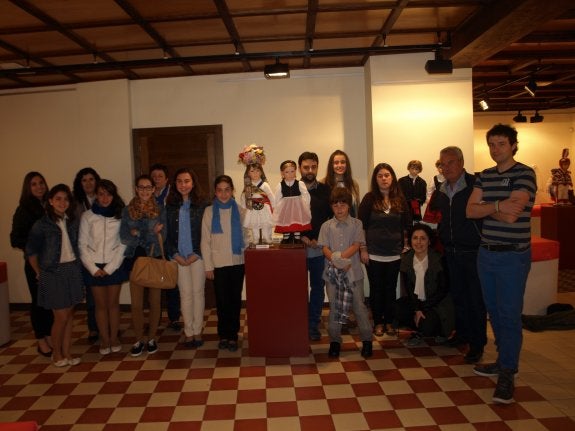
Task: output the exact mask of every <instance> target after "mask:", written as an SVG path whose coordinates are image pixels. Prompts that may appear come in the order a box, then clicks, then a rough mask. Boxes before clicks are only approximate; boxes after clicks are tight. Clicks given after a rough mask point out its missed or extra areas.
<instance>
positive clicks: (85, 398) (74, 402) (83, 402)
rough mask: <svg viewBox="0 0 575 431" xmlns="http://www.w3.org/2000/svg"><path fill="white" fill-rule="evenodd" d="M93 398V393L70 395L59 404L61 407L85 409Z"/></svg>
mask: <svg viewBox="0 0 575 431" xmlns="http://www.w3.org/2000/svg"><path fill="white" fill-rule="evenodd" d="M93 400H94V395H70V396H68V397H66V399H65V400H64V401H63V402H62V404H60V406H59V408H61V409H85V408H87V407H88V406H89V405H90V403H91V402H92V401H93Z"/></svg>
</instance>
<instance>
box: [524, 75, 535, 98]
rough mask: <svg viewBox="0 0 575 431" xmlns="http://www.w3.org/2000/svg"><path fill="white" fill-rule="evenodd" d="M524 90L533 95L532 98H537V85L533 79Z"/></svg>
mask: <svg viewBox="0 0 575 431" xmlns="http://www.w3.org/2000/svg"><path fill="white" fill-rule="evenodd" d="M523 88H524V89H525V91H527V92H528V93H529V94H530V95H531V97H535V92H536V91H537V83H536V82H535V80H534V79H533V78H531V79H530V80H529V82H528V83H527V85H526V86H525V87H523Z"/></svg>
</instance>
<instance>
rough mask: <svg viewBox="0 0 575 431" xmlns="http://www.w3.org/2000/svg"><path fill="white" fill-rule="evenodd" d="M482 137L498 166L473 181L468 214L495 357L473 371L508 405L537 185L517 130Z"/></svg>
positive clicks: (516, 359) (494, 129) (496, 129)
mask: <svg viewBox="0 0 575 431" xmlns="http://www.w3.org/2000/svg"><path fill="white" fill-rule="evenodd" d="M486 137H487V145H488V146H489V154H490V155H491V158H492V159H493V160H494V161H495V163H496V166H494V167H492V168H489V169H485V170H484V171H483V172H481V174H480V175H479V177H478V178H477V181H476V183H475V186H474V189H473V192H472V193H471V196H470V197H469V201H468V202H467V209H466V213H467V217H469V218H476V219H479V218H481V219H483V227H482V231H481V247H480V249H479V254H478V258H477V266H478V270H479V279H480V281H481V288H482V290H483V298H484V300H485V306H486V308H487V312H488V313H489V318H490V322H491V327H492V328H493V334H494V336H495V345H496V346H497V352H498V357H497V361H496V362H495V363H492V364H481V365H477V366H475V368H474V369H473V371H474V372H475V374H478V375H480V376H498V379H497V386H496V388H495V392H494V394H493V401H494V402H496V403H503V404H510V403H512V402H513V391H514V375H515V373H517V371H518V367H519V353H520V351H521V343H522V340H523V336H522V328H521V311H522V309H523V294H524V293H525V284H526V282H527V276H528V274H529V270H530V268H531V248H530V244H531V227H530V226H531V224H530V218H531V208H532V207H533V202H534V201H535V192H536V190H537V183H536V179H535V172H534V171H533V169H531V168H530V167H528V166H526V165H524V164H522V163H519V162H517V161H515V159H514V156H515V153H516V152H517V130H515V129H514V128H513V127H511V126H508V125H503V124H497V125H496V126H494V127H492V128H491V129H490V130H489V131H488V132H487V136H486Z"/></svg>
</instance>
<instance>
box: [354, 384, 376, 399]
mask: <svg viewBox="0 0 575 431" xmlns="http://www.w3.org/2000/svg"><path fill="white" fill-rule="evenodd" d="M351 387H352V389H353V392H354V393H355V395H356V396H358V397H370V396H375V395H383V389H382V388H381V385H380V384H379V383H356V384H352V385H351Z"/></svg>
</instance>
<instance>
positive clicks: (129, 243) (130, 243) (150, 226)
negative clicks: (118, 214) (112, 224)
mask: <svg viewBox="0 0 575 431" xmlns="http://www.w3.org/2000/svg"><path fill="white" fill-rule="evenodd" d="M157 223H160V224H163V225H164V227H163V228H162V231H161V232H160V233H161V234H162V238H163V239H164V241H165V238H166V211H165V210H164V208H161V211H160V215H159V217H156V218H153V219H150V218H140V219H138V220H134V219H133V218H132V217H130V213H129V211H128V207H127V206H126V207H124V209H123V210H122V223H121V224H120V240H121V241H122V244H125V245H126V251H125V252H124V256H126V257H134V253H135V251H136V248H137V247H138V246H140V247H142V248H143V249H144V250H146V255H147V256H152V257H158V256H161V254H162V252H161V249H160V245H159V243H158V236H157V235H156V234H155V233H154V226H156V224H157ZM132 229H137V230H138V235H137V236H134V235H132V233H131V232H132ZM152 246H153V247H154V250H153V254H151V249H152Z"/></svg>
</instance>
